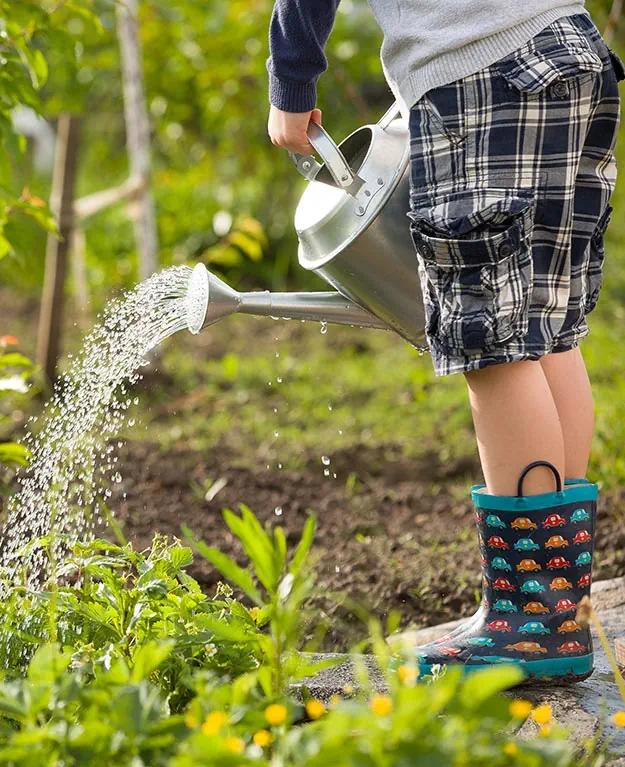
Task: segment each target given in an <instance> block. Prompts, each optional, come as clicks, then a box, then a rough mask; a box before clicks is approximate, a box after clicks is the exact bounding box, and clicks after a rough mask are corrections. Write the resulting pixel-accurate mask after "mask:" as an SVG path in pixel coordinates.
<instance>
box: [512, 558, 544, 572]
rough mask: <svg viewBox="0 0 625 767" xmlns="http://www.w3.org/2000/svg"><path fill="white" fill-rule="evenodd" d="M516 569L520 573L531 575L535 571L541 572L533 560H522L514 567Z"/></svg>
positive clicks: (540, 568)
mask: <svg viewBox="0 0 625 767" xmlns="http://www.w3.org/2000/svg"><path fill="white" fill-rule="evenodd" d="M516 569H517V570H518V571H519V572H520V573H531V572H534V571H535V570H542V567H541V566H540V565H539V564H538V562H536V560H535V559H522V560H521V561H520V562H519V564H518V565H517V566H516Z"/></svg>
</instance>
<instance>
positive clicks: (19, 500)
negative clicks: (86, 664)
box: [0, 266, 192, 596]
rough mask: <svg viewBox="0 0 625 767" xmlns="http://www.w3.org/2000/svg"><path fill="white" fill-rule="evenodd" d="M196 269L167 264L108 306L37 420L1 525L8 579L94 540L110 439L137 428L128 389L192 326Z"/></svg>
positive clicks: (29, 581) (29, 574)
mask: <svg viewBox="0 0 625 767" xmlns="http://www.w3.org/2000/svg"><path fill="white" fill-rule="evenodd" d="M191 271H192V270H191V269H190V268H188V267H181V266H179V267H173V268H171V269H165V270H163V271H162V272H159V273H158V274H155V275H154V276H152V277H151V278H150V279H148V280H146V281H145V282H142V283H141V284H140V285H138V286H137V287H136V288H135V289H134V290H132V291H131V292H129V293H127V294H126V295H124V296H123V297H122V298H120V299H118V300H116V301H113V302H112V303H110V304H109V305H108V307H107V309H106V311H105V312H104V313H103V314H102V315H100V316H99V317H98V322H97V323H96V325H95V327H94V328H93V330H92V331H91V332H90V333H89V335H88V336H87V337H86V339H85V341H84V344H83V347H82V349H81V351H80V353H79V354H78V355H77V356H76V357H75V358H73V359H72V360H71V361H70V364H69V366H68V369H67V371H66V372H65V373H64V374H63V375H62V376H61V377H60V378H59V381H58V383H57V385H56V386H55V388H54V392H53V395H52V397H51V399H50V400H49V402H48V403H47V405H46V406H45V408H44V411H43V414H42V415H41V416H40V417H39V418H38V419H33V421H32V425H31V428H30V430H29V433H28V435H27V436H26V438H25V443H26V445H27V447H28V448H29V450H30V452H31V455H32V458H31V462H30V465H29V467H28V469H26V470H24V471H23V472H22V473H21V475H20V476H19V477H18V483H19V489H18V492H17V494H16V495H15V496H13V498H12V499H11V500H10V502H9V504H8V515H7V521H6V523H5V526H4V530H3V532H2V540H3V544H2V546H3V548H2V553H1V554H0V566H1V567H2V570H3V573H4V576H5V579H6V582H7V583H9V584H11V583H16V582H18V581H19V582H20V583H22V584H23V585H26V586H29V587H37V586H40V585H41V584H42V583H44V582H45V581H46V580H47V579H48V578H49V577H50V576H51V575H52V574H53V570H54V564H55V562H57V561H59V559H60V558H61V557H62V555H63V553H64V551H65V550H66V547H67V546H68V545H71V544H72V542H75V541H78V540H81V541H88V540H90V539H92V538H93V533H94V529H95V527H96V525H97V524H98V523H100V522H101V521H102V520H101V515H102V504H103V503H106V499H107V498H108V497H109V496H110V495H111V490H110V488H109V485H110V481H111V480H113V481H115V479H117V474H118V472H117V470H116V468H115V463H116V460H117V459H116V457H115V455H114V450H115V445H114V444H113V443H112V442H111V439H112V438H113V437H114V436H116V435H118V434H119V432H120V430H121V429H122V428H123V426H124V425H125V423H126V422H128V423H129V425H131V424H130V421H128V410H129V408H130V405H131V404H132V402H133V399H132V397H130V396H129V390H130V387H132V385H133V384H134V383H136V382H137V380H139V379H140V378H141V377H142V376H141V374H140V369H141V368H142V367H143V366H145V365H147V364H149V360H148V354H149V352H150V350H151V349H153V348H154V347H155V346H157V345H158V344H159V343H161V342H162V341H163V340H164V339H165V338H167V337H168V336H170V335H172V334H173V333H176V332H177V331H179V330H182V329H185V328H186V327H187V313H188V308H189V304H188V302H189V300H192V298H191V299H190V298H189V295H188V285H189V280H190V277H191ZM32 541H38V543H36V544H33V543H29V542H32ZM25 547H26V548H25ZM0 596H1V594H0Z"/></svg>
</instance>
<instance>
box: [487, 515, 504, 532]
mask: <svg viewBox="0 0 625 767" xmlns="http://www.w3.org/2000/svg"><path fill="white" fill-rule="evenodd" d="M486 524H487V525H488V526H489V527H499V528H501V529H502V530H505V529H506V527H507V525H506V523H505V522H504V521H503V520H502V519H501V517H498V516H497V515H496V514H489V515H488V516H487V517H486Z"/></svg>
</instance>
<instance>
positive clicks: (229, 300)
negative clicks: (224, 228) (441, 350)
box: [187, 264, 390, 333]
mask: <svg viewBox="0 0 625 767" xmlns="http://www.w3.org/2000/svg"><path fill="white" fill-rule="evenodd" d="M236 312H240V313H241V314H254V315H257V316H261V317H278V318H282V319H293V320H314V321H316V322H328V323H331V324H335V325H355V326H358V327H365V328H378V329H381V330H389V329H390V328H389V327H388V325H387V324H386V323H385V322H383V321H382V320H380V319H379V318H378V317H375V316H374V315H373V314H371V313H370V312H368V311H366V310H365V309H362V308H361V307H360V306H358V305H357V304H354V303H352V301H350V300H349V299H348V298H345V296H342V295H341V294H340V293H335V292H334V291H332V292H315V293H271V292H270V291H268V290H265V291H258V292H252V293H237V291H236V290H233V289H232V288H231V287H230V286H229V285H226V283H225V282H223V280H220V279H219V277H216V276H215V275H214V274H211V272H209V271H208V269H207V268H206V267H205V266H204V264H198V265H197V266H196V267H195V268H194V269H193V274H192V276H191V280H190V283H189V292H188V294H187V326H188V328H189V330H190V331H191V333H199V332H200V331H201V330H203V329H204V328H206V327H208V326H209V325H213V324H214V323H215V322H218V321H219V320H222V319H224V318H225V317H228V316H229V315H231V314H235V313H236Z"/></svg>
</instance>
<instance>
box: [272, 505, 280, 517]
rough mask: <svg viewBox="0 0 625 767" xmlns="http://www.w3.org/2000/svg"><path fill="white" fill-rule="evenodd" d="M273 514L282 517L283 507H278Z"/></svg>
mask: <svg viewBox="0 0 625 767" xmlns="http://www.w3.org/2000/svg"><path fill="white" fill-rule="evenodd" d="M273 513H274V514H275V515H276V517H281V516H282V506H276V508H275V509H274V510H273Z"/></svg>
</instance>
